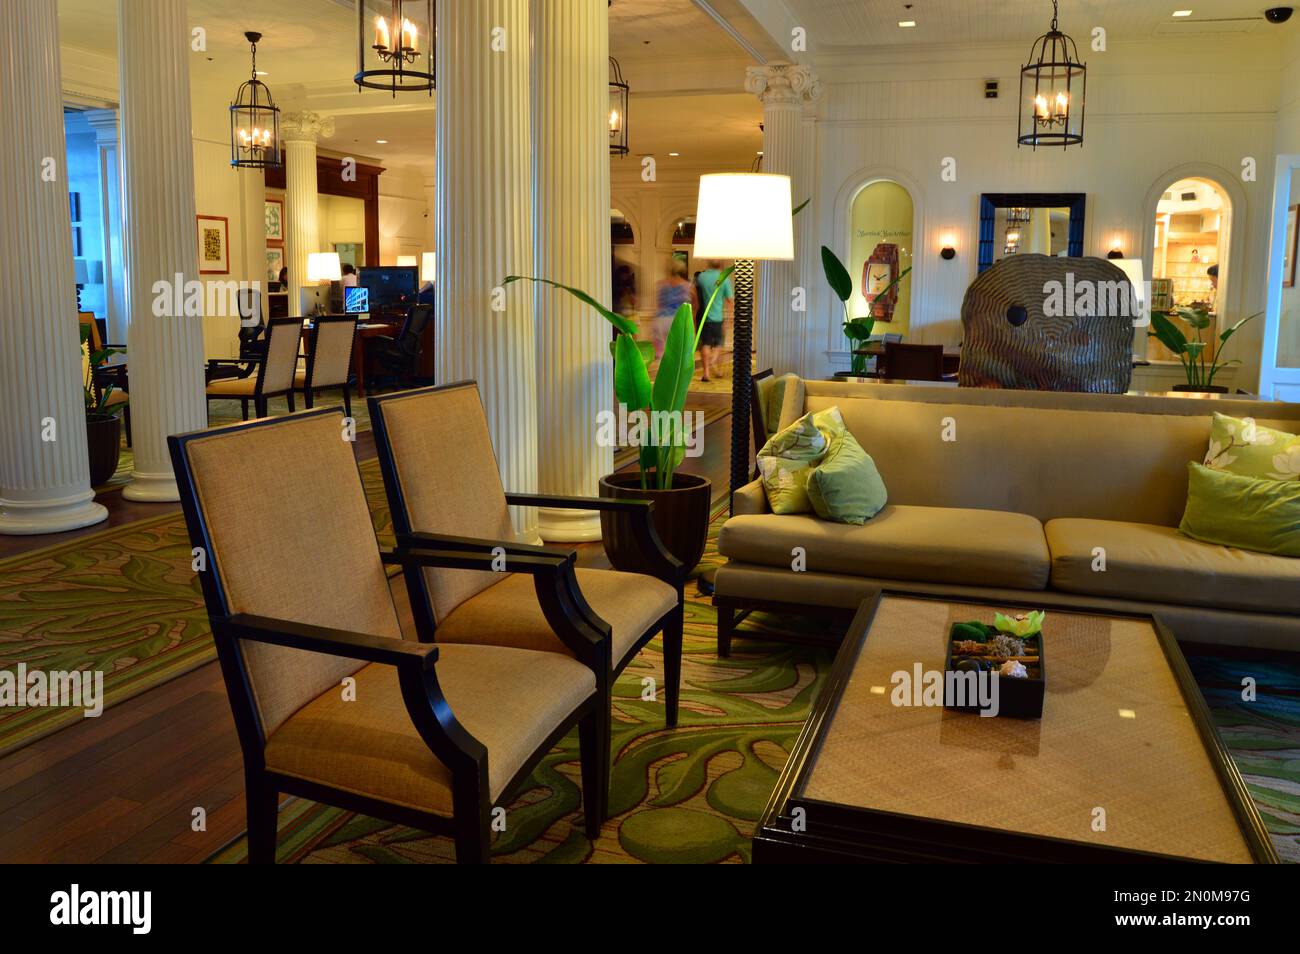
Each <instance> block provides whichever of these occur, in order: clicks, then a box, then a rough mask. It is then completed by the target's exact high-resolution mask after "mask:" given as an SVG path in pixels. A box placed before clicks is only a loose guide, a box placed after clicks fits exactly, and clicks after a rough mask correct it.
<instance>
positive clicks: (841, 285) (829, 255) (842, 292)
mask: <svg viewBox="0 0 1300 954" xmlns="http://www.w3.org/2000/svg"><path fill="white" fill-rule="evenodd" d="M822 271H824V272H825V273H826V281H827V282H828V283H829V284H830V286H831V291H833V292H835V296H836V297H837V298H839V300H840V301H843V302H847V301H848V300H849V299H850V298H851V297H852V296H853V279H852V278H850V277H849V271H848V269H847V268H845V267H844V263H843V262H841V261H840V260H839V257H838V256H837V255H836V254H835V253H834V252H832V251H831V250H830V249H829V248H827V247H826V246H825V245H823V246H822Z"/></svg>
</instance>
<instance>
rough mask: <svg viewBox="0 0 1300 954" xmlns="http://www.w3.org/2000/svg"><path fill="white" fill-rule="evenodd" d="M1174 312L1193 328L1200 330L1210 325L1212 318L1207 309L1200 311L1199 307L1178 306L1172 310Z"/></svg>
mask: <svg viewBox="0 0 1300 954" xmlns="http://www.w3.org/2000/svg"><path fill="white" fill-rule="evenodd" d="M1174 314H1175V315H1177V316H1178V317H1179V318H1181V319H1182V320H1183V321H1185V322H1187V323H1188V324H1189V325H1191V326H1192V327H1193V328H1197V329H1201V330H1204V329H1205V328H1208V327H1210V324H1211V322H1212V321H1213V320H1214V319H1212V318H1211V317H1210V313H1209V312H1208V311H1202V310H1201V309H1199V308H1178V309H1176V310H1175V311H1174Z"/></svg>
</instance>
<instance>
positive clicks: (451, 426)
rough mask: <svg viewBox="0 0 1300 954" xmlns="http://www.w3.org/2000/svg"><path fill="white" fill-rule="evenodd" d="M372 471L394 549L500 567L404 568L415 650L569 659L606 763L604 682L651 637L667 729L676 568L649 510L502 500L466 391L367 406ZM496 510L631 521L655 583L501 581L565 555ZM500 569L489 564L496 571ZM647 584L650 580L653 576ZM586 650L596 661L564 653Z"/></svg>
mask: <svg viewBox="0 0 1300 954" xmlns="http://www.w3.org/2000/svg"><path fill="white" fill-rule="evenodd" d="M368 400H369V405H370V420H371V423H372V425H373V427H374V434H375V445H376V448H377V451H378V455H379V466H380V470H381V472H382V473H383V477H384V489H385V491H386V492H387V495H388V504H389V508H390V510H391V512H392V517H393V529H394V531H395V532H396V534H397V541H398V547H399V549H402V548H408V547H427V548H430V549H438V550H463V551H465V552H469V553H474V554H478V555H480V556H483V557H485V558H486V557H488V556H490V555H491V554H492V553H493V552H494V551H496V552H497V553H499V554H503V555H504V557H505V563H504V571H502V572H497V573H467V572H464V571H460V570H449V569H443V568H438V569H425V570H423V571H421V570H420V569H419V568H417V567H416V566H414V565H410V566H409V567H408V568H407V571H406V587H407V592H408V593H409V594H410V598H411V601H412V603H413V604H419V606H420V612H419V614H418V616H419V618H420V619H423V620H425V621H426V625H425V628H423V629H421V631H420V640H421V641H422V642H432V641H434V640H435V639H436V640H437V641H438V643H440V644H442V645H446V644H448V643H490V644H493V645H498V646H514V647H518V648H521V649H534V650H545V651H547V652H550V653H554V654H563V655H575V656H577V658H578V659H580V660H583V661H584V662H590V663H593V664H595V665H596V666H597V668H598V671H599V672H600V673H601V677H600V680H599V684H600V694H601V699H602V702H601V710H602V725H601V736H602V738H603V740H604V742H603V744H602V746H601V752H602V755H603V756H604V758H606V759H608V757H609V728H610V723H609V718H610V692H611V686H612V684H613V680H614V678H616V677H617V676H618V674H619V673H620V672H622V671H623V669H625V668H626V667H627V665H628V663H630V662H631V661H632V659H634V658H635V657H636V655H637V653H638V652H640V650H641V649H642V648H643V647H644V646H645V645H646V644H647V643H649V642H650V640H651V639H652V638H653V637H654V636H656V635H658V634H659V633H662V634H663V652H664V682H665V683H666V686H665V701H666V711H665V722H666V723H667V724H668V725H669V726H675V725H676V724H677V709H678V693H679V689H680V683H681V663H682V622H683V604H682V587H683V583H684V581H685V573H684V567H683V566H682V564H681V563H680V562H679V561H678V560H676V559H674V558H673V557H672V556H671V555H670V554H669V553H668V552H667V551H666V550H664V549H663V547H662V545H661V544H660V542H659V538H658V536H657V535H656V534H655V532H654V523H653V519H652V513H651V508H652V506H653V505H652V504H651V503H649V502H648V501H643V500H615V499H610V498H606V497H552V496H546V495H541V494H508V493H506V492H505V490H504V489H503V488H502V485H501V477H500V472H499V470H498V468H497V461H496V456H495V454H493V452H492V441H491V437H490V436H489V434H488V427H487V416H486V414H485V413H484V411H483V405H482V403H481V402H480V400H479V394H478V386H477V385H476V384H474V382H472V381H470V382H463V383H460V384H451V385H447V386H445V387H430V388H421V389H420V390H416V391H404V392H399V393H396V394H390V395H385V396H383V397H372V398H369V399H368ZM508 506H517V507H553V508H560V509H566V510H600V511H616V512H620V513H625V514H632V515H634V517H635V519H636V521H637V528H638V529H637V532H638V535H639V538H640V541H641V551H642V555H643V556H644V558H645V560H646V565H647V566H650V567H653V568H655V571H656V576H647V575H644V574H639V573H624V572H619V571H616V570H596V569H580V570H577V571H575V573H574V575H573V576H572V577H571V578H570V579H569V580H568V588H567V589H566V590H564V591H559V590H555V589H553V588H548V586H544V585H543V582H544V581H542V580H539V579H537V578H535V577H533V578H530V577H529V576H528V575H526V574H521V573H516V572H513V571H514V569H515V561H516V560H520V559H527V558H529V557H537V558H542V557H545V558H552V559H553V558H556V557H559V556H560V555H562V554H565V553H566V552H568V551H564V550H554V549H547V548H543V547H535V546H527V545H522V544H519V543H516V542H515V536H514V531H513V529H512V527H511V523H510V515H509V512H508V510H507V507H508ZM499 565H500V564H499ZM656 577H657V578H656ZM584 640H595V641H596V642H597V643H598V644H599V645H600V646H602V647H604V648H603V650H602V652H603V653H605V655H604V656H603V657H602V658H601V659H600V660H599V661H598V662H597V661H596V660H595V658H594V657H593V656H592V655H591V653H579V652H576V651H575V650H574V648H573V647H574V646H575V645H581V644H582V642H583V641H584Z"/></svg>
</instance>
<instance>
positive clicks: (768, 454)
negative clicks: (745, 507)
mask: <svg viewBox="0 0 1300 954" xmlns="http://www.w3.org/2000/svg"><path fill="white" fill-rule="evenodd" d="M827 446H828V441H827V439H826V435H825V434H823V433H822V432H821V431H820V430H819V429H818V427H817V425H816V424H815V423H813V415H812V414H805V415H804V416H803V417H801V418H799V420H797V421H795V422H794V423H793V424H791V425H790V426H789V427H787V428H786V429H785V430H783V431H778V432H777V433H775V434H773V435H772V436H771V437H769V438H768V439H767V443H766V444H764V445H763V448H762V450H760V451H759V452H758V472H759V475H760V476H761V477H762V479H763V489H764V490H765V491H767V502H768V505H769V506H770V507H771V508H772V512H773V513H808V512H809V511H811V510H812V504H811V503H810V502H809V500H808V490H807V486H808V472H809V471H810V470H811V469H812V467H813V465H814V464H815V463H817V461H819V460H821V459H822V457H823V456H825V454H826V448H827Z"/></svg>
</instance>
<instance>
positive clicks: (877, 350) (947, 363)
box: [853, 341, 961, 374]
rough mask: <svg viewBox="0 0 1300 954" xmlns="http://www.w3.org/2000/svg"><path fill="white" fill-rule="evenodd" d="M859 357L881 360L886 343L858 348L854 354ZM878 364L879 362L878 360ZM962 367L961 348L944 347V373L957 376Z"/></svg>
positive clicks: (957, 346)
mask: <svg viewBox="0 0 1300 954" xmlns="http://www.w3.org/2000/svg"><path fill="white" fill-rule="evenodd" d="M853 353H854V354H857V355H865V356H867V357H868V358H876V359H879V358H880V357H881V356H882V355H884V353H885V343H884V342H883V341H872V342H870V343H869V344H868V345H867V346H866V347H865V348H857V349H855V350H854V352H853ZM877 363H879V361H878V360H877ZM960 365H961V346H960V345H944V346H943V373H944V374H956V373H957V369H958V367H960Z"/></svg>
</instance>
